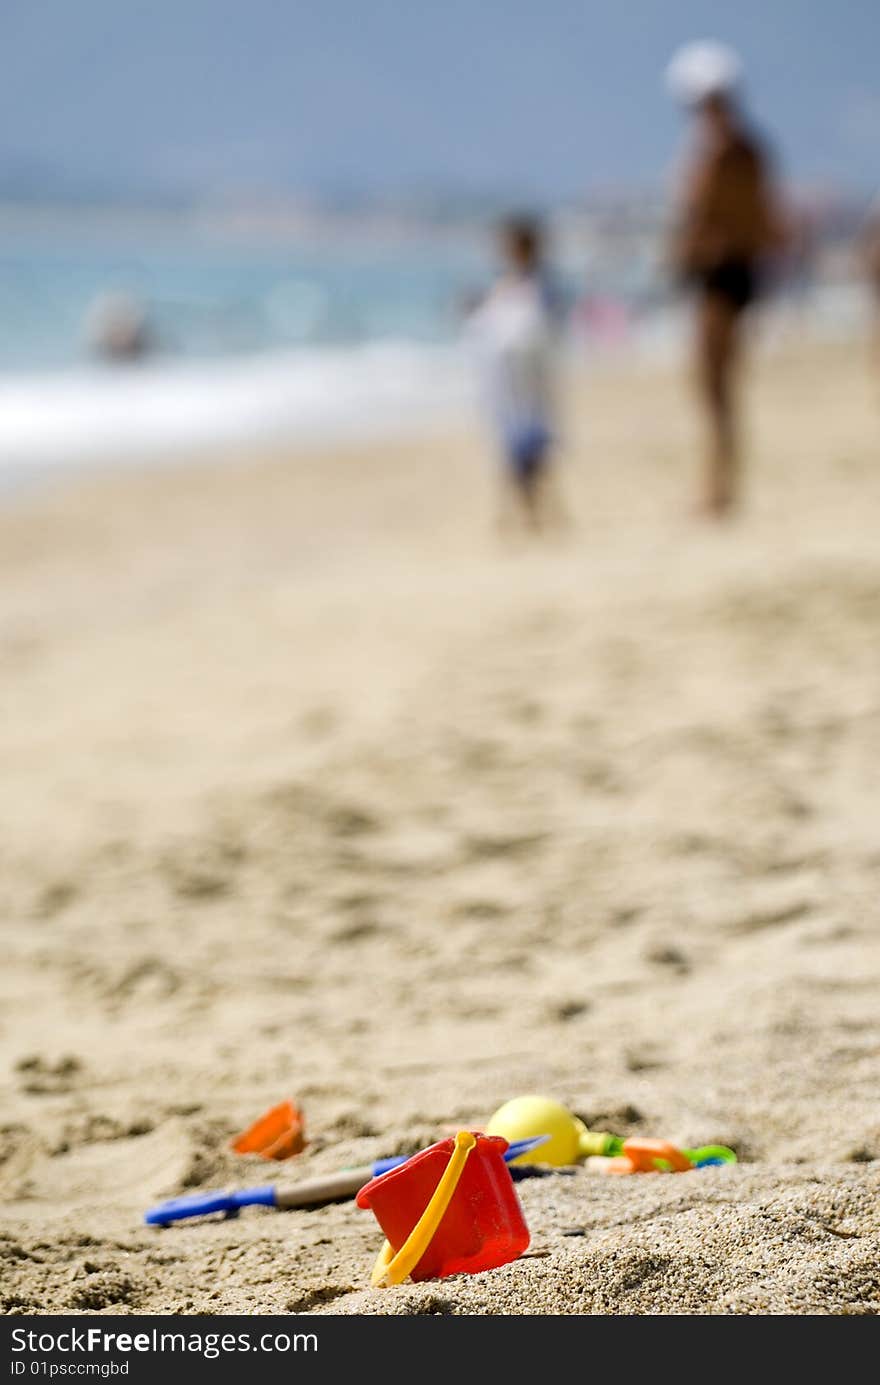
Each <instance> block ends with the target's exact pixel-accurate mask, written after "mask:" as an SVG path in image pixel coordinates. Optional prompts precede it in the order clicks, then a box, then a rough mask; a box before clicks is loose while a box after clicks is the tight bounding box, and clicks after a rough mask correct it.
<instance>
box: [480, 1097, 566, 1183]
mask: <svg viewBox="0 0 880 1385" xmlns="http://www.w3.org/2000/svg"><path fill="white" fill-rule="evenodd" d="M486 1134H487V1135H503V1136H504V1138H505V1140H508V1141H513V1140H527V1139H529V1137H530V1136H532V1135H549V1136H550V1139H549V1140H548V1141H547V1143H546V1144H543V1145H539V1146H538V1148H537V1149H534V1150H530V1151H529V1152H528V1153H526V1154H521V1155H520V1156H519V1158H517V1159H513V1160H511V1162H512V1163H514V1164H536V1163H537V1164H556V1165H558V1166H562V1165H564V1164H576V1163H578V1162H579V1160H581V1159H583V1157H584V1155H585V1154H586V1153H588V1152H589V1150H588V1148H587V1146H588V1144H589V1140H590V1135H589V1131H588V1130H587V1127H586V1126H585V1125H584V1123H583V1121H582V1120H578V1118H577V1116H573V1115H572V1114H571V1112H570V1111H567V1110H566V1109H565V1107H564V1106H563V1105H562V1104H561V1103H560V1102H558V1101H554V1100H553V1098H552V1097H549V1096H516V1097H514V1098H513V1100H512V1101H506V1102H505V1103H504V1105H503V1106H499V1108H498V1110H497V1111H496V1112H495V1114H494V1116H493V1117H492V1119H491V1120H490V1121H489V1124H488V1125H487V1126H486Z"/></svg>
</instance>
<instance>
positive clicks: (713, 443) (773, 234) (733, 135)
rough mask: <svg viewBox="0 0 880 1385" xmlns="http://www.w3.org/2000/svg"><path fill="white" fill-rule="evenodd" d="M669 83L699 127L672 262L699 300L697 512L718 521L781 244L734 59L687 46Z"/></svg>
mask: <svg viewBox="0 0 880 1385" xmlns="http://www.w3.org/2000/svg"><path fill="white" fill-rule="evenodd" d="M667 81H668V84H669V86H670V88H671V90H672V92H673V94H674V95H675V96H676V98H677V99H678V100H679V101H680V102H681V103H682V105H684V106H685V107H686V108H687V109H688V110H689V111H690V112H691V113H692V115H693V117H694V119H695V121H696V147H695V149H694V151H693V154H692V157H691V161H690V166H689V168H688V170H687V175H686V178H685V182H684V187H683V190H682V194H681V196H680V200H679V206H678V213H677V218H676V225H675V232H674V239H673V246H672V258H673V263H674V266H675V269H676V271H677V273H678V274H679V276H680V277H681V278H682V280H683V281H684V282H685V283H686V284H687V285H688V286H689V287H690V288H692V289H693V291H694V294H695V298H696V321H695V327H696V363H697V379H698V385H699V390H700V395H701V399H702V402H703V406H704V409H705V412H706V417H707V421H708V424H709V447H708V456H707V459H706V467H705V472H704V482H703V491H702V496H701V499H700V506H699V508H700V510H701V512H702V513H704V514H706V515H709V516H712V517H714V518H720V517H722V516H724V515H726V514H728V513H729V512H730V511H731V510H732V509H733V508H734V507H735V505H736V503H737V500H738V495H739V482H740V448H739V420H738V408H737V399H736V383H737V381H736V376H737V368H738V364H739V357H740V350H741V345H742V326H743V317H744V314H745V311H746V309H747V308H748V307H749V306H750V304H752V303H753V302H754V300H755V299H756V298H757V297H758V295H759V294H760V291H761V288H762V280H763V276H764V272H765V270H766V268H767V263H768V260H769V259H770V258H771V257H772V255H773V254H774V252H776V251H779V250H781V249H782V247H783V245H784V243H785V239H786V237H785V233H784V230H783V223H782V218H781V215H780V212H779V208H778V202H777V196H776V191H775V187H774V177H773V173H772V169H771V161H770V158H769V155H768V153H767V150H766V148H765V147H764V144H763V142H762V140H761V139H759V137H758V136H756V135H755V133H754V132H753V131H752V130H751V129H750V127H749V124H748V122H747V121H746V119H745V117H744V115H743V112H742V109H741V106H740V102H739V88H740V82H741V65H740V61H739V58H738V57H737V55H736V54H735V53H734V52H732V51H731V50H730V49H728V48H726V47H725V46H724V45H722V44H719V43H714V42H708V41H707V42H700V43H691V44H688V45H686V46H685V47H684V48H682V49H681V50H680V51H679V52H678V53H677V54H676V56H675V57H674V58H673V60H672V62H671V63H670V65H669V68H668V69H667Z"/></svg>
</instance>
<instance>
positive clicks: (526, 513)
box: [468, 217, 561, 530]
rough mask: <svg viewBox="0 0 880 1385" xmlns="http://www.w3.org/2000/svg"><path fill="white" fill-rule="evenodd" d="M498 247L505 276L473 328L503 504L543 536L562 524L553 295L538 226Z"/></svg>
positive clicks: (531, 224)
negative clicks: (553, 484) (556, 473)
mask: <svg viewBox="0 0 880 1385" xmlns="http://www.w3.org/2000/svg"><path fill="white" fill-rule="evenodd" d="M498 240H499V249H500V252H501V259H502V266H503V267H502V271H501V273H500V275H499V277H498V279H497V280H496V282H495V284H494V285H493V287H492V289H491V290H490V291H489V293H488V295H487V296H486V297H485V298H484V299H483V300H482V302H481V303H480V304H479V305H478V306H477V307H476V308H475V309H474V310H473V311H472V312H471V314H470V317H469V323H468V328H469V334H470V336H471V338H472V340H473V342H474V345H475V347H476V350H477V353H478V356H479V357H480V359H481V362H482V366H483V372H484V382H485V393H486V400H487V406H488V410H489V413H490V417H491V422H492V426H493V429H494V431H495V434H496V437H497V442H498V447H499V452H500V458H501V464H502V480H503V484H504V499H505V501H506V500H507V499H508V498H511V499H512V500H513V503H514V506H515V508H516V510H517V512H518V515H519V518H520V519H521V520H522V521H523V522H524V523H525V525H526V526H527V527H528V528H529V529H532V530H539V529H541V528H544V527H546V526H547V524H548V522H550V521H554V522H556V523H558V522H559V521H560V519H561V510H560V505H559V500H558V497H557V496H556V495H555V494H553V493H551V490H550V468H551V458H552V454H553V449H554V446H555V442H556V437H555V403H554V374H555V370H554V359H553V358H554V336H555V332H554V312H553V303H552V294H551V290H550V286H549V283H548V280H547V277H546V274H545V270H544V255H543V234H542V230H541V227H540V225H539V224H538V222H537V221H535V220H533V219H531V218H528V217H511V218H509V219H508V220H506V221H504V222H503V223H502V225H501V226H500V228H499V232H498ZM505 508H507V506H505Z"/></svg>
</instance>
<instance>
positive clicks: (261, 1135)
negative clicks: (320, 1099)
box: [231, 1101, 306, 1159]
mask: <svg viewBox="0 0 880 1385" xmlns="http://www.w3.org/2000/svg"><path fill="white" fill-rule="evenodd" d="M231 1144H232V1148H233V1149H234V1150H235V1152H236V1154H259V1155H260V1157H261V1158H262V1159H291V1158H292V1157H293V1155H294V1154H299V1153H300V1151H301V1150H303V1149H305V1145H306V1127H305V1117H304V1115H303V1113H302V1111H301V1110H300V1109H299V1107H298V1106H297V1105H296V1103H295V1102H293V1101H282V1102H280V1103H279V1104H278V1105H277V1106H273V1107H272V1109H271V1110H270V1111H266V1112H264V1114H263V1115H262V1116H260V1118H259V1119H258V1120H255V1121H254V1123H253V1125H251V1126H249V1127H248V1129H247V1130H244V1131H242V1133H241V1134H240V1135H237V1136H236V1138H235V1139H234V1140H232V1141H231Z"/></svg>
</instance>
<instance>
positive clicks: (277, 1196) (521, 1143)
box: [144, 1135, 544, 1226]
mask: <svg viewBox="0 0 880 1385" xmlns="http://www.w3.org/2000/svg"><path fill="white" fill-rule="evenodd" d="M543 1138H544V1137H543V1136H542V1135H537V1136H535V1138H534V1139H532V1140H518V1141H517V1142H516V1144H512V1145H510V1146H509V1147H508V1148H507V1149H506V1150H505V1151H504V1162H505V1163H506V1164H509V1163H510V1161H511V1160H512V1159H516V1158H517V1156H518V1155H520V1154H523V1153H525V1152H527V1151H528V1150H530V1149H534V1148H535V1146H536V1145H539V1144H541V1142H542V1140H543ZM408 1157H409V1156H408V1155H406V1154H397V1155H393V1156H392V1157H391V1158H390V1159H377V1160H376V1162H375V1163H374V1164H361V1165H359V1166H358V1167H356V1168H353V1169H340V1170H338V1171H337V1172H336V1173H326V1174H320V1175H318V1176H317V1177H315V1178H307V1179H304V1180H303V1181H301V1182H299V1183H294V1184H293V1186H292V1187H289V1188H286V1187H284V1186H283V1185H281V1186H279V1185H277V1184H275V1183H265V1184H263V1185H261V1186H260V1187H258V1188H235V1189H228V1188H214V1189H212V1190H210V1191H208V1192H199V1193H185V1194H184V1195H183V1197H172V1198H169V1199H168V1201H167V1202H160V1203H158V1204H157V1205H156V1206H155V1207H150V1208H148V1209H147V1211H146V1212H145V1213H144V1221H145V1222H146V1223H147V1225H148V1226H168V1225H170V1223H171V1222H174V1221H188V1220H189V1218H190V1217H208V1216H211V1215H212V1214H214V1213H216V1212H223V1213H225V1214H226V1216H236V1215H237V1213H238V1212H240V1211H241V1209H242V1207H275V1208H277V1209H278V1211H280V1212H286V1211H290V1210H292V1209H293V1208H295V1207H320V1206H321V1204H322V1203H325V1202H344V1201H345V1199H346V1198H350V1197H354V1195H355V1193H356V1192H358V1191H359V1189H361V1188H363V1187H364V1186H365V1185H366V1184H367V1183H369V1181H370V1179H371V1178H379V1177H381V1175H382V1174H383V1173H389V1172H390V1171H391V1169H397V1168H400V1165H401V1164H405V1163H406V1161H407V1158H408ZM523 1172H524V1173H526V1174H527V1173H528V1170H527V1169H526V1170H519V1173H523Z"/></svg>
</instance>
